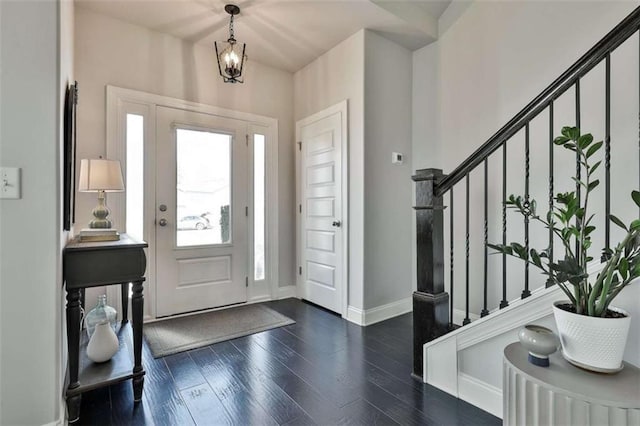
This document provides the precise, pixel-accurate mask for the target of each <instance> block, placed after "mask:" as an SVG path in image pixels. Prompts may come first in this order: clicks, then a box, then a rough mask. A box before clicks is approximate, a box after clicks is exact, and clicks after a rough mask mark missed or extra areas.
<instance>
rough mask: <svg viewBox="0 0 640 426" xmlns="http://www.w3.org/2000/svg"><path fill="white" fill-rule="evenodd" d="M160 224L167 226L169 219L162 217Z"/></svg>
mask: <svg viewBox="0 0 640 426" xmlns="http://www.w3.org/2000/svg"><path fill="white" fill-rule="evenodd" d="M158 225H160V226H167V219H160V220H159V221H158Z"/></svg>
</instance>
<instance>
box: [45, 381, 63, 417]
mask: <svg viewBox="0 0 640 426" xmlns="http://www.w3.org/2000/svg"><path fill="white" fill-rule="evenodd" d="M65 386H66V385H65ZM58 409H59V410H60V416H58V419H56V420H54V421H52V422H49V423H45V424H43V425H42V426H63V425H66V424H67V402H66V401H65V399H64V397H63V398H61V399H60V407H59V408H58Z"/></svg>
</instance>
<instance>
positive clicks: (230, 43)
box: [214, 4, 247, 83]
mask: <svg viewBox="0 0 640 426" xmlns="http://www.w3.org/2000/svg"><path fill="white" fill-rule="evenodd" d="M224 10H225V11H226V12H227V13H228V14H229V15H231V20H230V21H229V39H227V41H216V42H214V45H215V48H216V55H217V57H218V70H219V71H220V75H221V76H222V79H223V80H224V82H225V83H244V78H243V75H242V71H243V70H244V65H245V62H246V61H247V55H245V54H244V52H245V48H246V46H247V45H246V44H245V43H238V42H237V41H236V39H235V37H234V34H233V17H234V16H235V15H238V14H239V13H240V8H239V7H238V6H236V5H235V4H228V5H226V6H225V7H224Z"/></svg>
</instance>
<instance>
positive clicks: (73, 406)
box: [67, 394, 82, 423]
mask: <svg viewBox="0 0 640 426" xmlns="http://www.w3.org/2000/svg"><path fill="white" fill-rule="evenodd" d="M81 402H82V395H81V394H78V395H74V396H71V397H69V398H67V416H68V418H69V423H75V422H77V421H78V420H80V403H81Z"/></svg>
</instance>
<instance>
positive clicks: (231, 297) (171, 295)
mask: <svg viewBox="0 0 640 426" xmlns="http://www.w3.org/2000/svg"><path fill="white" fill-rule="evenodd" d="M245 134H246V123H244V122H242V121H239V120H232V119H228V118H220V117H216V116H213V115H208V114H203V113H195V112H189V111H185V110H181V109H175V108H167V107H158V108H157V115H156V140H157V146H156V156H157V163H156V203H157V205H156V206H155V207H156V286H157V295H156V308H157V316H159V317H160V316H167V315H173V314H178V313H183V312H189V311H196V310H200V309H207V308H214V307H219V306H224V305H230V304H234V303H240V302H245V301H246V300H247V288H246V285H247V275H248V274H247V270H248V234H247V229H248V223H247V222H248V220H247V216H246V215H247V206H248V204H247V203H248V171H247V159H248V148H247V144H246V143H245Z"/></svg>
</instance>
